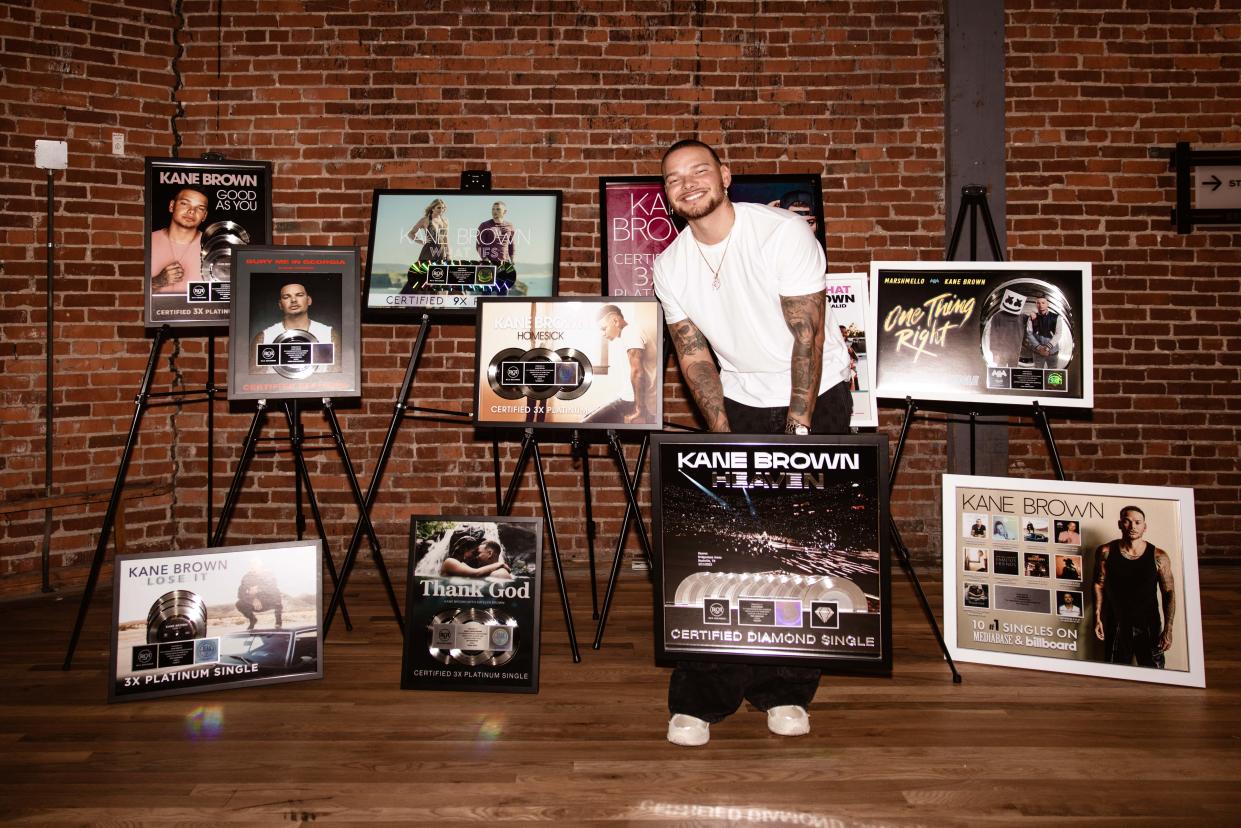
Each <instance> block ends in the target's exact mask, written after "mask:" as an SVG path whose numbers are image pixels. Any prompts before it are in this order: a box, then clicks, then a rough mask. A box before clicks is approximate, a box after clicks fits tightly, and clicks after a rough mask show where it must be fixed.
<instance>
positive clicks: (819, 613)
mask: <svg viewBox="0 0 1241 828" xmlns="http://www.w3.org/2000/svg"><path fill="white" fill-rule="evenodd" d="M835 614H836V611H835V610H833V609H832V608H831V607H818V608H817V609H815V611H814V615H815V617H816V618H818V619H819V621H820V622H822V623H824V624H826V623H828V622H830V621H831V620H832V616H834V615H835Z"/></svg>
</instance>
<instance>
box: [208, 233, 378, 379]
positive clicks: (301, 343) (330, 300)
mask: <svg viewBox="0 0 1241 828" xmlns="http://www.w3.org/2000/svg"><path fill="white" fill-rule="evenodd" d="M234 256H235V259H236V262H235V267H234V269H235V274H234V279H233V281H234V283H235V288H236V290H235V291H234V293H233V312H232V314H231V316H230V319H229V343H228V355H229V370H228V397H229V399H230V400H259V399H302V398H322V397H332V398H336V397H358V396H361V394H362V368H361V321H360V319H359V314H358V251H357V249H356V248H353V247H299V246H294V245H274V246H264V247H259V246H253V245H251V246H246V247H241V248H238V249H237V251H236V252H235V254H234ZM298 285H300V286H301V287H302V289H303V290H302V294H303V295H302V298H301V299H298V300H296V301H300V302H307V301H308V302H309V305H308V312H307V316H308V317H309V322H310V327H309V328H307V329H300V328H295V329H286V328H285V326H286V325H287V323H286V322H285V320H284V319H283V318H282V307H283V305H282V302H284V301H285V299H284V297H283V295H282V293H283V290H284V288H285V287H286V286H298ZM291 307H293V308H294V309H297V306H296V305H294V306H291Z"/></svg>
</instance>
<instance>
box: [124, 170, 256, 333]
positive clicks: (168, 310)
mask: <svg viewBox="0 0 1241 828" xmlns="http://www.w3.org/2000/svg"><path fill="white" fill-rule="evenodd" d="M144 201H145V212H144V216H145V230H144V233H143V238H144V240H145V245H144V249H145V255H144V258H143V261H144V262H145V268H144V279H143V285H144V296H145V300H144V308H145V321H146V326H147V327H148V328H158V327H161V326H163V325H171V326H173V327H222V326H226V325H228V315H229V296H230V288H231V286H232V285H231V282H232V268H233V250H234V249H235V248H237V247H239V246H241V245H245V244H271V241H272V234H271V231H272V224H271V164H269V163H267V162H261V161H229V160H218V161H203V160H197V159H188V158H148V159H146V188H145V192H144Z"/></svg>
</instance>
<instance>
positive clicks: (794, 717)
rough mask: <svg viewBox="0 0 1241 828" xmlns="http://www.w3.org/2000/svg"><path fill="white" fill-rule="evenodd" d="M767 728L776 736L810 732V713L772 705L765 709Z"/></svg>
mask: <svg viewBox="0 0 1241 828" xmlns="http://www.w3.org/2000/svg"><path fill="white" fill-rule="evenodd" d="M767 729H768V730H770V731H771V732H772V733H774V734H776V735H777V736H805V735H806V734H807V733H809V732H810V714H809V713H807V712H806V708H804V707H800V706H798V705H796V704H782V705H780V706H779V707H773V708H771V709H770V710H768V711H767ZM668 738H672V737H671V736H669V737H668Z"/></svg>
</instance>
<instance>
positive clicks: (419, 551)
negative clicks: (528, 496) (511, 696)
mask: <svg viewBox="0 0 1241 828" xmlns="http://www.w3.org/2000/svg"><path fill="white" fill-rule="evenodd" d="M409 533H410V553H409V571H408V576H409V577H408V580H407V583H408V586H407V590H406V602H405V651H404V657H403V658H402V660H401V687H403V688H405V689H407V690H478V691H483V692H506V693H537V692H538V690H539V607H540V601H541V595H542V593H541V590H540V578H539V575H540V573H541V572H542V566H541V564H542V555H541V550H542V540H543V522H542V520H541V519H539V518H517V517H504V518H489V517H443V516H440V517H431V516H420V515H415V516H414V517H412V518H410V529H409Z"/></svg>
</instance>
